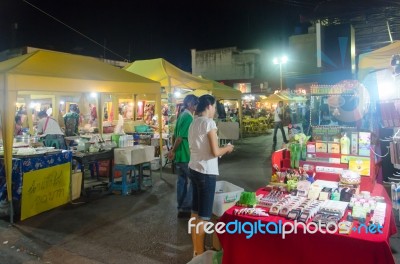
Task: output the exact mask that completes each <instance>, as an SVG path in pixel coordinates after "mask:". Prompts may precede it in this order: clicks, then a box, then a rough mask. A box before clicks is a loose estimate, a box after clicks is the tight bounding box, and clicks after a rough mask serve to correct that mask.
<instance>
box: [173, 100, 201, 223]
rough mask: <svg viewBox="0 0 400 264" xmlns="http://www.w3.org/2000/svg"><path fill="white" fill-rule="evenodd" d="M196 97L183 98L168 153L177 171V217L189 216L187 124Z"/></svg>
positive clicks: (189, 186) (190, 119)
mask: <svg viewBox="0 0 400 264" xmlns="http://www.w3.org/2000/svg"><path fill="white" fill-rule="evenodd" d="M197 103H198V98H197V96H195V95H192V94H189V95H187V96H186V97H185V99H183V111H182V112H181V113H180V115H179V116H178V120H177V121H176V126H175V131H174V139H175V140H174V146H173V147H172V149H171V150H170V152H169V153H168V158H169V159H170V160H175V166H176V171H177V176H178V179H177V190H176V191H177V193H176V194H177V202H178V218H189V217H190V214H191V209H192V182H191V181H190V179H189V161H190V149H189V142H188V131H189V126H190V124H191V123H192V121H193V115H194V112H195V110H196V106H197Z"/></svg>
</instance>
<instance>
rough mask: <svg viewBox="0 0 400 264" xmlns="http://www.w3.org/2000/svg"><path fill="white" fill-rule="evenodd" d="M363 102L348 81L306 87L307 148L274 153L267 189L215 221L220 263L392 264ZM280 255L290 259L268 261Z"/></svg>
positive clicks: (387, 204)
mask: <svg viewBox="0 0 400 264" xmlns="http://www.w3.org/2000/svg"><path fill="white" fill-rule="evenodd" d="M369 102H370V98H369V96H368V92H367V90H366V88H365V87H364V86H363V85H362V84H360V83H359V82H358V81H355V80H347V81H342V82H340V83H338V84H336V85H313V86H311V99H310V123H311V125H312V140H311V139H310V137H308V136H305V135H303V134H299V135H297V136H295V137H293V138H292V139H291V140H290V141H289V143H288V145H287V148H284V149H281V150H278V151H275V152H274V153H273V154H272V156H271V162H272V167H273V171H272V176H271V181H270V182H269V183H268V184H266V186H264V187H261V188H259V189H258V190H257V191H256V192H243V193H242V194H241V196H240V198H239V201H238V202H237V203H236V204H235V206H233V207H231V208H230V209H228V210H227V211H226V212H225V213H224V214H223V215H222V217H221V218H220V222H222V224H225V225H226V230H228V229H229V232H228V231H226V232H223V233H219V234H218V237H219V239H220V241H221V245H222V248H223V251H224V256H223V263H256V262H257V261H259V260H260V259H263V258H266V259H268V261H271V262H283V263H290V262H299V261H300V262H305V261H310V260H314V259H323V262H324V263H339V262H343V260H347V261H350V262H354V261H359V262H360V263H371V264H373V263H378V262H379V263H395V262H394V259H393V255H392V252H391V248H390V245H389V239H390V237H391V236H392V235H394V234H395V233H396V232H397V228H396V222H395V219H394V214H393V212H392V208H393V209H395V208H396V207H397V204H394V203H393V204H392V202H393V201H394V202H395V203H398V201H396V200H393V199H392V200H391V199H390V197H389V195H388V193H387V191H386V190H385V188H384V186H383V185H382V184H381V183H382V181H381V179H377V176H378V174H379V169H380V157H381V155H379V154H378V153H377V152H376V143H377V142H376V135H375V134H374V133H373V132H371V130H365V129H363V127H364V126H365V124H364V123H368V120H365V119H366V118H365V117H366V115H367V114H368V111H369ZM367 119H368V118H367ZM397 190H400V188H399V189H397ZM395 192H397V191H396V190H395ZM225 195H229V193H228V194H225ZM393 195H396V194H393V193H392V196H393ZM395 197H396V196H395ZM392 206H393V207H392ZM228 225H229V227H228ZM222 229H223V228H222ZM304 241H307V246H306V248H305V247H301V246H299V245H300V244H301V243H303V242H304ZM282 248H288V249H290V254H279V253H278V254H276V252H281V251H282ZM309 248H311V249H312V250H307V249H309ZM266 249H268V250H267V251H266ZM244 252H247V253H244ZM248 252H250V253H248Z"/></svg>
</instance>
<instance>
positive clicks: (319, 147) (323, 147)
mask: <svg viewBox="0 0 400 264" xmlns="http://www.w3.org/2000/svg"><path fill="white" fill-rule="evenodd" d="M315 148H316V149H315V151H316V152H322V153H326V152H328V144H326V142H316V143H315Z"/></svg>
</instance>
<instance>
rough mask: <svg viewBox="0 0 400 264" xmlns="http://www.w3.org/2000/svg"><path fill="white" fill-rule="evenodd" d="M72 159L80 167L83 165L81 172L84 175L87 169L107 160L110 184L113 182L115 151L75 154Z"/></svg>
mask: <svg viewBox="0 0 400 264" xmlns="http://www.w3.org/2000/svg"><path fill="white" fill-rule="evenodd" d="M72 158H73V159H74V160H76V161H77V162H78V163H79V164H80V165H81V171H82V174H83V173H84V171H85V168H88V166H89V165H90V164H94V163H96V162H98V161H101V160H105V161H108V162H109V164H110V169H109V173H108V177H109V182H111V178H112V166H113V159H114V150H112V149H111V150H106V151H101V152H80V151H77V152H74V154H73V156H72ZM84 183H85V177H83V176H82V185H81V186H82V187H81V192H82V194H83V195H84V194H85V185H84ZM100 185H102V186H104V187H107V186H108V183H105V184H103V183H101V184H100Z"/></svg>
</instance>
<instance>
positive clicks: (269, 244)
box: [218, 184, 397, 264]
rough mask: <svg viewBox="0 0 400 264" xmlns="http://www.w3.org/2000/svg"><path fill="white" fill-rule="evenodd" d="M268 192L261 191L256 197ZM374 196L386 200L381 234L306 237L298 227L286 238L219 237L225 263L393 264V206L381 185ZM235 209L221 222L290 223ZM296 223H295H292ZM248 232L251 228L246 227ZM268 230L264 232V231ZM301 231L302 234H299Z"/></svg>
mask: <svg viewBox="0 0 400 264" xmlns="http://www.w3.org/2000/svg"><path fill="white" fill-rule="evenodd" d="M261 193H266V191H264V189H263V188H262V189H259V190H258V191H257V194H261ZM371 195H373V196H383V197H385V200H386V204H387V205H386V219H385V224H384V226H383V233H382V234H365V232H364V233H363V232H362V233H361V234H358V233H356V232H353V231H352V232H351V233H350V234H349V235H344V234H338V233H336V234H328V233H327V234H322V233H320V232H317V233H315V234H310V233H308V234H304V233H303V229H302V227H298V233H297V234H287V235H286V237H285V239H283V238H282V235H281V234H260V233H256V234H254V235H253V236H252V237H251V238H249V239H246V236H247V235H246V234H244V233H242V234H236V233H235V234H228V233H226V232H225V233H224V234H218V237H219V239H220V241H221V245H222V248H223V251H224V256H223V263H229V264H233V263H240V264H241V263H267V262H268V263H324V264H327V263H332V264H337V263H363V264H367V263H371V264H375V263H394V259H393V256H392V253H391V250H390V246H389V238H390V236H391V235H393V234H395V233H396V232H397V229H396V225H395V220H394V216H393V214H392V205H391V202H390V199H389V197H388V195H387V193H386V191H385V189H384V188H383V186H382V185H380V184H376V185H375V187H374V189H373V192H372V193H371ZM235 208H241V207H236V206H234V207H232V208H230V209H229V210H227V211H226V212H225V213H224V215H223V216H222V217H221V218H220V222H224V223H225V224H227V223H228V222H233V221H239V222H241V223H243V222H252V223H254V222H257V220H260V221H261V222H262V223H263V224H267V223H269V222H275V223H278V222H279V221H282V222H283V223H284V222H288V221H290V220H286V219H285V218H283V217H279V216H268V217H252V216H243V215H241V216H237V215H234V214H233V210H234V209H235ZM290 222H293V221H290ZM247 229H249V228H247ZM264 230H265V229H264ZM300 230H301V231H300Z"/></svg>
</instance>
